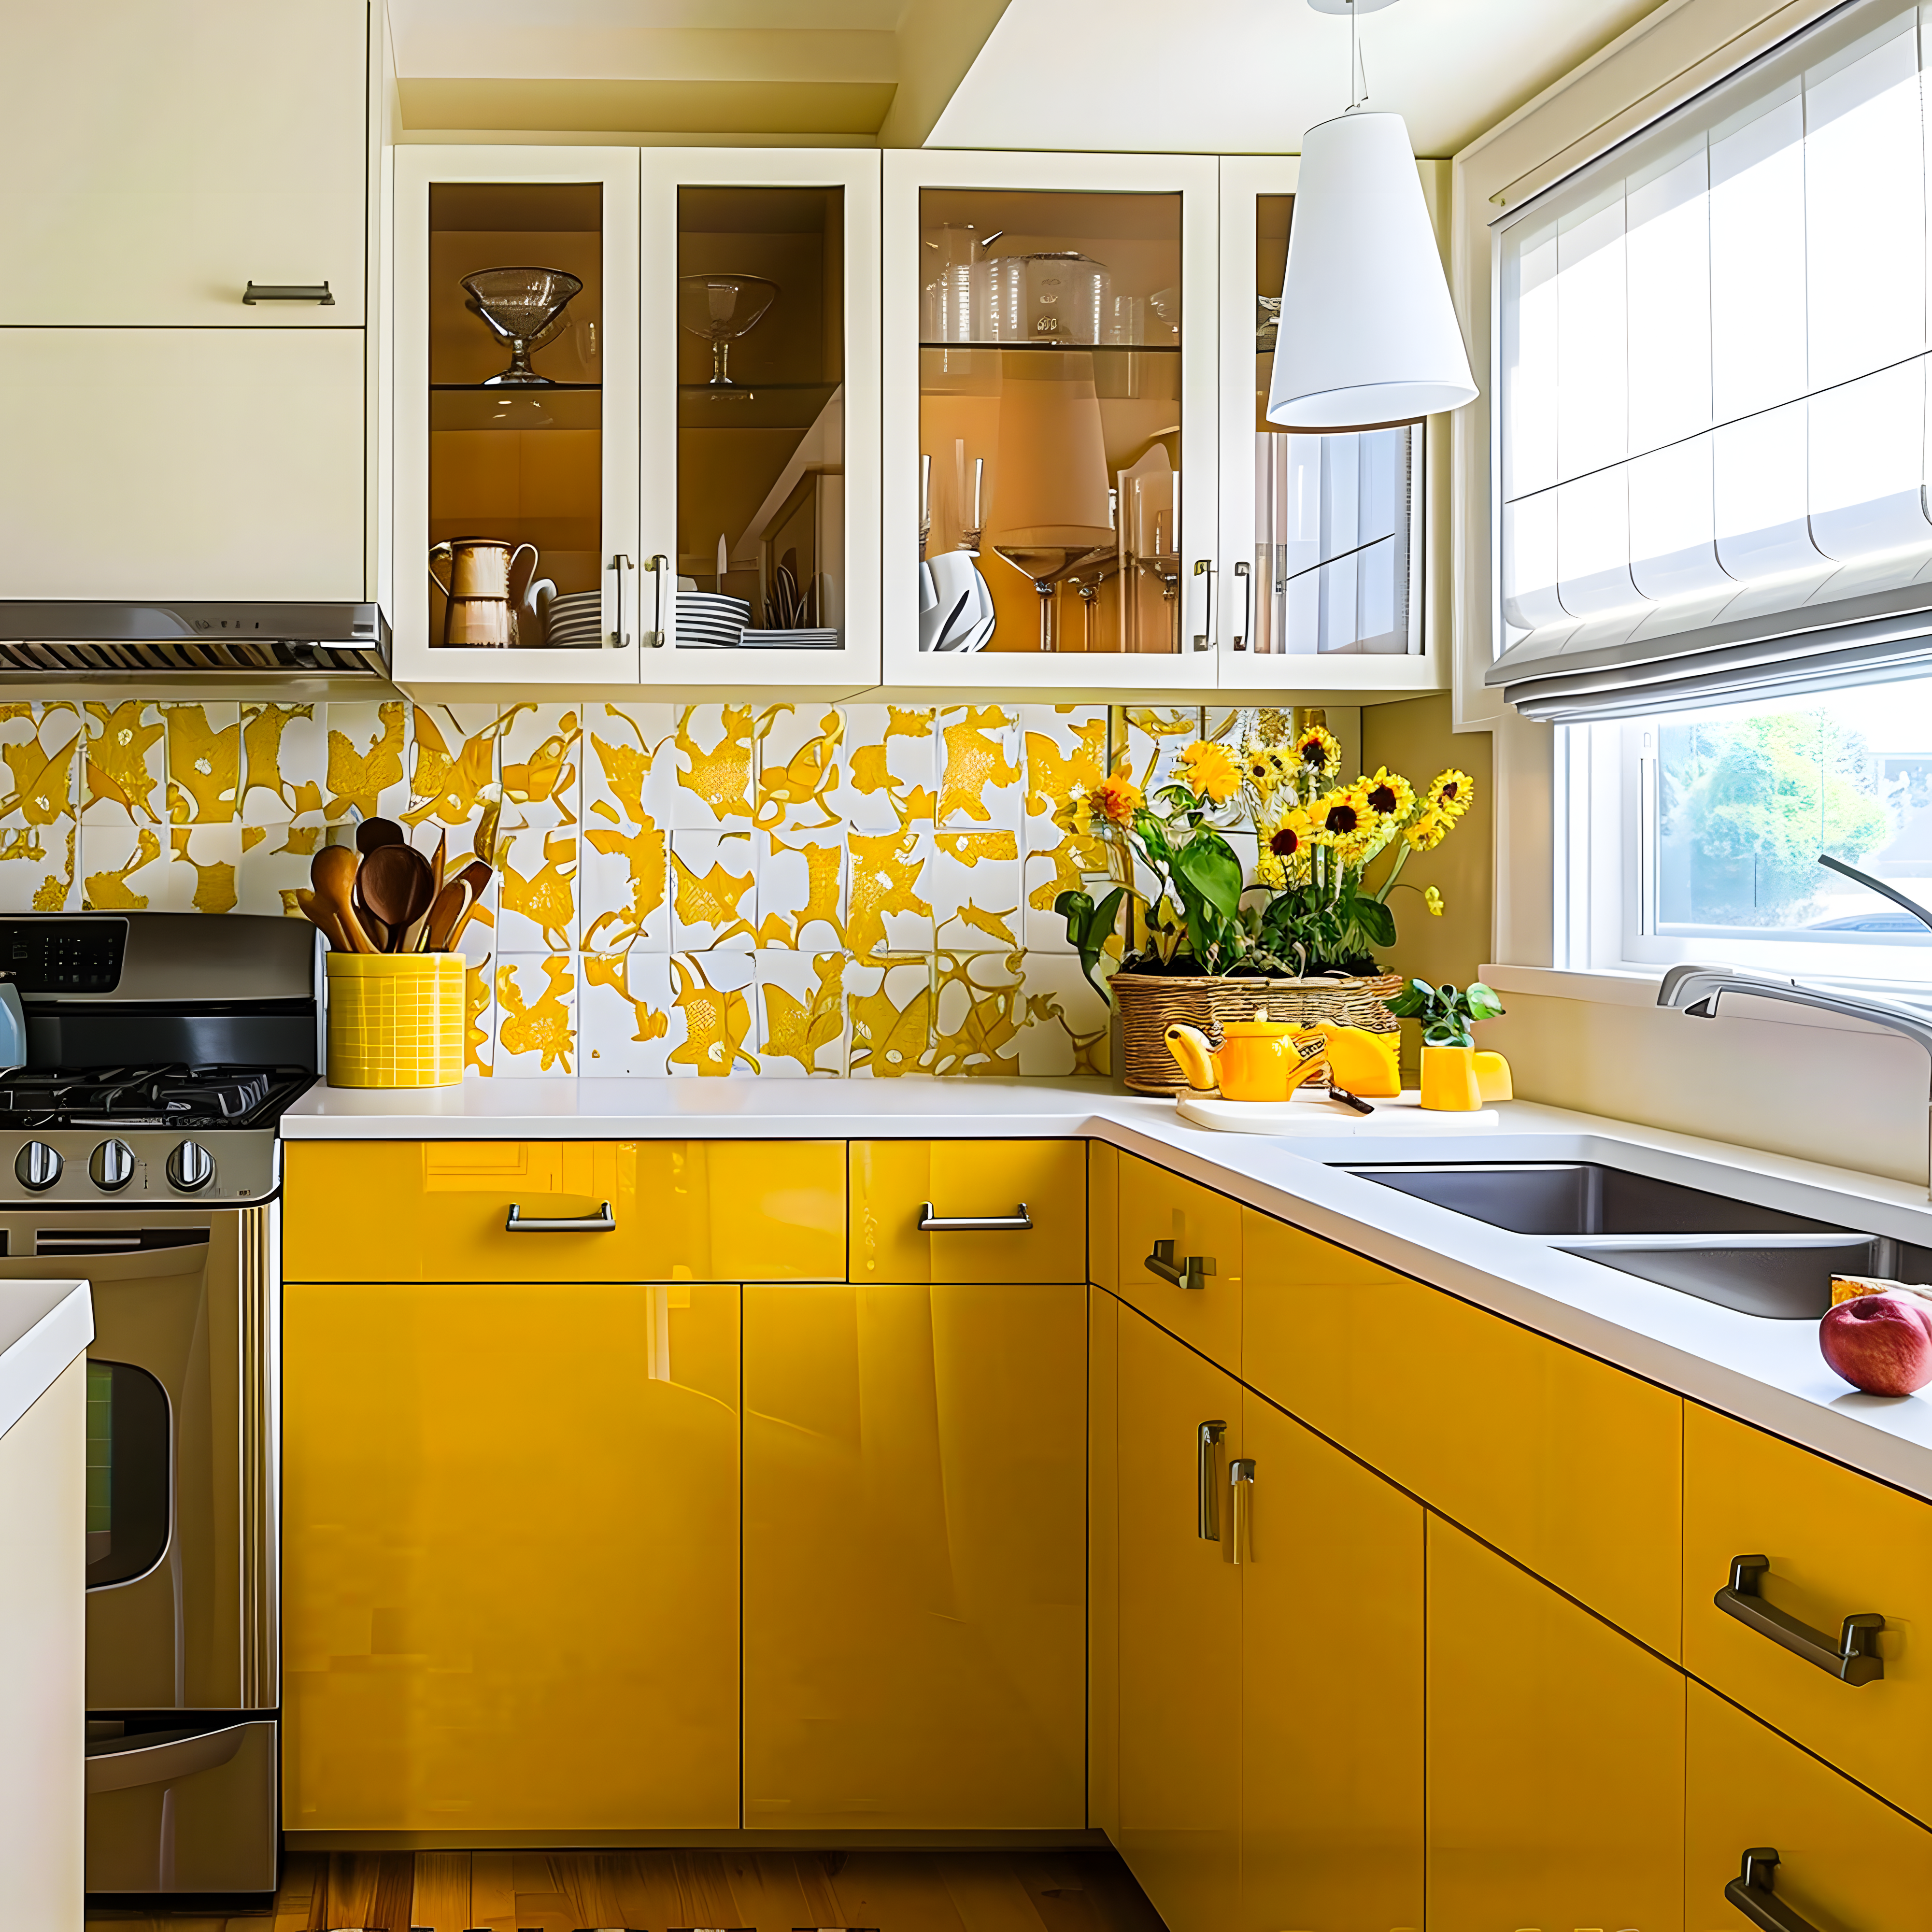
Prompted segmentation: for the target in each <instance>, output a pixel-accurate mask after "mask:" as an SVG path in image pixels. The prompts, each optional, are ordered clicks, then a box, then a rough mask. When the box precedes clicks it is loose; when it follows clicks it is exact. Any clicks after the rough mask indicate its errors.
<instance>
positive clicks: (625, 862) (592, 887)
mask: <svg viewBox="0 0 1932 1932" xmlns="http://www.w3.org/2000/svg"><path fill="white" fill-rule="evenodd" d="M580 859H581V862H580V866H579V869H578V873H577V881H578V883H577V905H578V912H577V926H578V929H579V931H580V933H581V934H582V935H583V944H585V945H586V946H588V947H591V948H592V949H593V950H602V951H607V952H624V951H627V950H630V949H631V948H632V947H637V948H640V949H641V950H643V951H645V952H647V953H668V952H669V951H670V932H671V912H670V880H669V877H668V874H669V871H670V834H669V833H668V832H664V831H661V830H660V829H658V826H655V825H650V824H646V825H635V824H633V823H630V822H629V821H628V820H625V821H623V822H622V823H618V824H614V825H613V824H610V823H606V822H604V820H602V819H601V818H599V817H596V816H595V815H594V814H593V815H592V817H590V818H589V819H588V820H586V822H585V824H584V827H583V840H582V843H581V846H580Z"/></svg>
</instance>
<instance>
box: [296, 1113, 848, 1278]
mask: <svg viewBox="0 0 1932 1932" xmlns="http://www.w3.org/2000/svg"><path fill="white" fill-rule="evenodd" d="M286 1152H287V1162H288V1164H287V1182H286V1188H285V1199H284V1204H283V1209H282V1231H283V1232H282V1268H283V1274H284V1277H285V1278H286V1279H287V1280H290V1281H528V1280H550V1281H808V1280H819V1281H823V1280H827V1279H831V1280H837V1279H838V1278H839V1277H841V1276H842V1275H843V1274H844V1265H845V1256H844V1230H845V1160H844V1155H845V1150H844V1146H843V1145H842V1144H841V1143H840V1142H836V1141H426V1142H416V1141H311V1142H296V1143H295V1144H294V1145H292V1146H290V1148H287V1150H286ZM604 1202H609V1203H610V1215H611V1218H612V1219H613V1220H614V1221H615V1222H616V1227H615V1229H612V1230H610V1231H609V1232H568V1231H560V1230H556V1229H549V1230H544V1229H539V1230H538V1231H536V1232H526V1233H514V1234H513V1233H511V1232H508V1229H506V1227H505V1222H506V1220H508V1215H509V1211H510V1209H511V1207H512V1206H514V1207H515V1208H516V1209H517V1213H518V1217H519V1219H520V1220H526V1221H535V1222H541V1221H543V1220H554V1219H558V1218H565V1219H570V1218H580V1217H595V1216H596V1214H597V1213H598V1209H599V1208H601V1206H602V1205H603V1204H604Z"/></svg>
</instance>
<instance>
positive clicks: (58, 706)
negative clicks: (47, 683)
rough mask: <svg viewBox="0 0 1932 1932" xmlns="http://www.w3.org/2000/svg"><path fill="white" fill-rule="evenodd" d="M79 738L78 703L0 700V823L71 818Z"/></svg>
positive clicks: (79, 761) (48, 822) (80, 754)
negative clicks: (2, 702)
mask: <svg viewBox="0 0 1932 1932" xmlns="http://www.w3.org/2000/svg"><path fill="white" fill-rule="evenodd" d="M83 743H84V734H83V730H82V725H81V711H80V706H79V705H78V704H72V703H52V704H28V703H9V704H0V761H4V763H0V827H5V826H20V825H37V826H53V825H56V824H58V823H62V821H65V822H67V823H70V824H71V823H73V822H74V818H75V816H76V814H77V812H78V811H79V809H80V773H81V764H82V760H83ZM63 843H65V841H63Z"/></svg>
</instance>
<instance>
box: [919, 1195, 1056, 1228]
mask: <svg viewBox="0 0 1932 1932" xmlns="http://www.w3.org/2000/svg"><path fill="white" fill-rule="evenodd" d="M1032 1229H1033V1217H1032V1216H1031V1214H1028V1212H1027V1205H1026V1203H1025V1202H1024V1201H1022V1202H1021V1203H1020V1205H1019V1206H1018V1207H1017V1208H1015V1209H1014V1210H1013V1212H1012V1213H1011V1214H935V1213H934V1212H933V1211H932V1202H930V1201H922V1202H920V1203H919V1232H920V1233H921V1234H922V1235H1025V1234H1028V1233H1030V1232H1031V1231H1032Z"/></svg>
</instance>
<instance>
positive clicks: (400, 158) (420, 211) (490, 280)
mask: <svg viewBox="0 0 1932 1932" xmlns="http://www.w3.org/2000/svg"><path fill="white" fill-rule="evenodd" d="M396 202H397V208H396V284H397V287H396V316H395V347H394V367H395V399H394V402H393V405H392V409H393V413H394V417H395V450H396V478H395V485H396V487H395V502H396V509H397V515H396V521H395V550H394V555H393V557H392V568H393V570H394V574H395V589H394V593H393V607H394V608H395V611H396V613H397V619H396V626H395V629H396V646H395V649H396V676H397V677H398V679H401V680H402V681H404V682H420V683H425V684H429V683H434V684H437V685H443V686H446V687H448V686H451V685H464V684H467V685H472V686H475V687H476V688H478V689H479V690H484V691H487V690H488V689H490V688H496V687H500V686H502V685H511V684H514V685H545V684H551V685H568V687H570V688H572V689H582V688H603V687H608V686H613V685H614V686H621V687H623V688H627V689H628V688H634V686H635V684H636V682H637V659H638V649H639V646H638V616H639V601H638V599H639V591H638V584H639V572H638V570H637V564H638V561H639V559H638V544H637V379H636V374H635V371H636V368H637V152H636V151H635V150H634V149H631V148H623V149H613V148H562V149H559V148H461V149H447V148H399V149H398V150H397V154H396Z"/></svg>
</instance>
